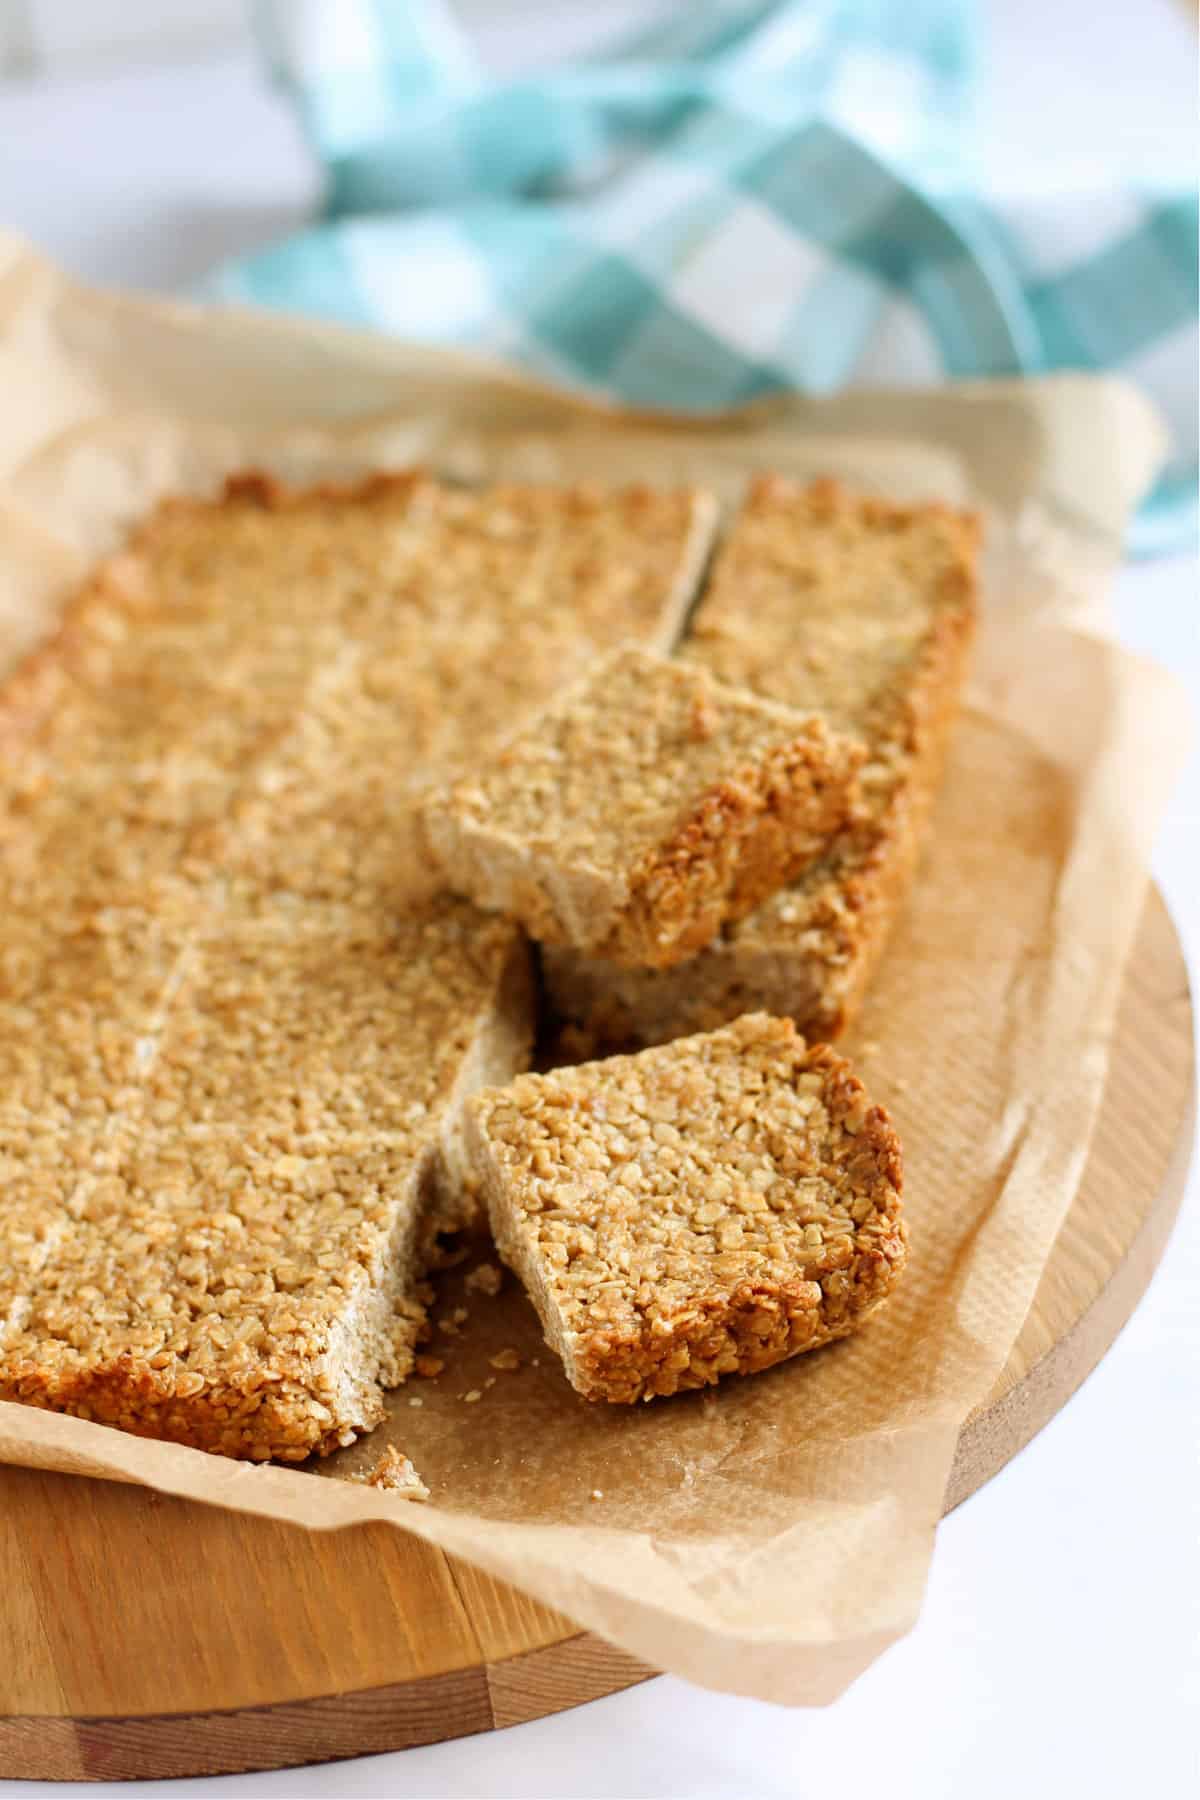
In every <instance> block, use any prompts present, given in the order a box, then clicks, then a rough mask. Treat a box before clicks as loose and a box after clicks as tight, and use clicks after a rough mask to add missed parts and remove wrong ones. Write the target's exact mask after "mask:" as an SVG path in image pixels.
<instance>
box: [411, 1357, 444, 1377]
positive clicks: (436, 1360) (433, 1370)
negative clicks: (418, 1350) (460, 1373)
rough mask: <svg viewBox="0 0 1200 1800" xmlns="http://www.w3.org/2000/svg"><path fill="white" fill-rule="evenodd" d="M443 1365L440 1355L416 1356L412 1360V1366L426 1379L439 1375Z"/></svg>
mask: <svg viewBox="0 0 1200 1800" xmlns="http://www.w3.org/2000/svg"><path fill="white" fill-rule="evenodd" d="M445 1366H446V1365H445V1363H444V1362H443V1361H442V1358H441V1357H440V1356H418V1357H416V1358H414V1360H413V1368H414V1369H415V1370H416V1372H417V1374H418V1375H423V1376H424V1377H425V1379H426V1381H431V1380H432V1379H433V1377H434V1376H435V1375H440V1374H441V1372H442V1370H443V1369H444V1368H445Z"/></svg>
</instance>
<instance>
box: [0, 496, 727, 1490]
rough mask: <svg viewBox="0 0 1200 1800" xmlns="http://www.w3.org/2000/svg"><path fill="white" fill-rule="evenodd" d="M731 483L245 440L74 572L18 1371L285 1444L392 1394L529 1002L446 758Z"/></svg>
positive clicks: (39, 941)
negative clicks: (458, 484) (377, 466)
mask: <svg viewBox="0 0 1200 1800" xmlns="http://www.w3.org/2000/svg"><path fill="white" fill-rule="evenodd" d="M710 511H711V509H710V507H709V506H708V503H707V502H706V501H705V500H704V499H703V498H702V497H698V496H696V495H693V494H691V493H679V494H674V495H672V494H663V495H651V494H649V493H646V492H645V491H643V490H630V491H628V492H624V493H617V494H612V495H606V494H601V493H598V492H592V491H590V490H586V489H576V490H557V491H556V490H537V489H521V488H506V487H500V488H493V489H489V490H485V491H483V492H480V493H475V494H468V493H465V492H459V491H455V490H452V489H448V488H444V487H442V486H440V485H439V484H438V483H436V482H434V481H431V480H429V479H427V478H425V477H423V476H420V475H399V476H394V477H379V478H376V479H372V480H370V481H367V482H365V483H363V484H361V485H359V486H357V487H354V488H348V489H338V488H333V487H328V488H322V489H314V490H307V491H305V492H303V493H299V494H291V493H288V492H287V491H285V490H282V489H280V488H279V487H277V486H275V485H274V484H273V483H271V482H270V481H268V480H266V479H264V478H262V477H258V476H251V477H247V478H242V479H240V480H236V481H234V482H232V483H230V485H229V487H228V489H227V491H226V493H225V495H224V496H223V497H222V499H221V500H220V501H218V502H216V503H205V502H200V501H192V500H177V501H173V502H168V503H167V504H166V505H164V506H163V507H161V508H160V509H159V510H158V512H157V513H156V514H155V515H154V516H153V517H152V518H151V519H150V521H149V522H148V523H147V524H146V525H145V526H144V527H143V528H142V529H141V530H140V531H139V532H138V533H137V534H136V535H135V536H134V538H133V540H132V541H131V543H130V545H129V546H128V548H127V549H126V550H125V551H124V552H122V553H121V554H120V555H118V556H116V557H114V558H112V559H111V560H110V561H109V562H108V563H106V564H105V565H104V566H103V567H102V568H101V569H100V571H99V572H98V573H97V574H96V576H95V577H94V578H93V579H92V580H90V581H89V582H88V583H87V585H86V586H85V588H84V589H83V591H82V592H81V593H80V594H79V595H78V596H77V597H76V599H75V600H74V601H73V602H72V603H71V604H70V605H69V607H68V609H67V611H66V614H65V616H64V620H63V623H62V627H61V629H60V631H59V632H58V634H57V636H56V637H55V638H54V639H53V640H52V641H50V642H49V643H48V644H46V645H45V646H44V647H43V648H42V649H41V650H40V651H38V652H37V653H36V654H35V655H34V656H33V657H31V658H30V659H29V661H28V662H27V663H26V664H25V665H24V666H23V667H22V668H21V669H20V670H19V671H18V672H17V673H16V675H15V676H13V677H12V678H11V679H10V680H9V682H8V683H7V685H6V687H5V689H4V690H3V694H2V695H0V921H2V925H0V1195H2V1199H0V1395H2V1396H3V1397H4V1398H6V1399H15V1400H21V1401H27V1402H30V1403H33V1404H37V1405H43V1406H51V1407H57V1408H60V1409H64V1410H69V1411H72V1412H76V1413H78V1414H80V1415H82V1416H84V1417H87V1418H93V1419H97V1420H101V1421H103V1422H106V1423H112V1424H116V1425H120V1426H122V1427H125V1428H127V1429H129V1430H133V1431H139V1432H145V1433H150V1434H153V1435H159V1436H165V1437H169V1438H172V1439H176V1440H178V1441H180V1442H183V1443H188V1444H192V1445H195V1446H198V1447H200V1448H205V1449H210V1450H217V1451H222V1452H224V1453H227V1454H230V1455H236V1456H246V1457H252V1458H260V1459H261V1458H266V1457H281V1458H284V1459H287V1460H297V1459H300V1458H302V1457H304V1456H306V1455H307V1454H309V1453H310V1452H312V1451H320V1452H324V1451H326V1450H330V1449H332V1448H334V1447H336V1446H337V1445H338V1444H339V1443H345V1442H347V1441H348V1440H349V1439H350V1438H351V1437H353V1436H354V1434H355V1433H356V1432H358V1431H360V1430H362V1429H365V1428H367V1427H369V1426H370V1425H372V1424H374V1423H375V1422H376V1420H377V1419H378V1418H379V1416H380V1411H381V1389H382V1387H383V1386H386V1385H390V1384H391V1383H393V1382H395V1381H397V1380H399V1379H401V1378H402V1377H403V1375H404V1374H405V1372H406V1371H407V1368H408V1366H409V1364H410V1363H411V1360H412V1344H413V1341H414V1338H415V1335H416V1332H417V1329H418V1327H419V1325H420V1322H421V1317H422V1299H421V1280H420V1278H421V1275H422V1272H423V1269H424V1265H425V1263H426V1262H427V1261H428V1259H429V1256H430V1254H431V1246H430V1241H429V1240H430V1238H431V1236H432V1234H433V1232H434V1231H435V1230H437V1229H438V1228H442V1227H450V1226H454V1225H457V1224H459V1223H461V1222H462V1220H463V1218H464V1216H465V1215H466V1213H467V1212H468V1211H469V1210H470V1206H471V1198H470V1193H469V1191H468V1190H467V1189H466V1188H465V1187H464V1184H463V1176H464V1173H465V1156H464V1151H463V1146H462V1143H461V1137H460V1130H459V1114H460V1111H461V1104H462V1101H463V1100H464V1099H465V1097H466V1095H467V1094H468V1093H469V1092H471V1091H472V1090H473V1089H474V1088H475V1087H477V1086H479V1085H480V1084H481V1083H482V1082H488V1081H496V1080H503V1079H506V1078H507V1077H508V1076H509V1075H510V1074H512V1073H513V1072H514V1071H515V1070H516V1069H518V1068H521V1067H523V1066H525V1064H526V1061H527V1058H528V1054H529V1040H530V1031H531V997H530V987H529V974H528V966H527V958H526V953H525V949H524V945H523V943H522V940H521V937H520V934H519V932H518V931H517V930H516V929H515V928H514V927H512V926H511V925H509V924H507V923H505V922H504V921H500V920H496V919H489V918H485V917H484V916H483V915H481V914H480V913H478V912H477V911H476V910H475V909H474V908H473V907H472V906H470V905H469V904H467V903H465V902H462V901H457V900H451V899H447V898H439V897H437V895H436V892H435V890H436V886H437V883H436V879H435V878H434V877H433V876H432V875H431V874H430V872H429V870H428V868H427V860H426V859H425V857H424V856H423V854H422V853H421V851H420V849H419V847H418V840H417V836H416V830H415V808H416V804H417V801H418V798H419V795H420V791H421V788H422V786H423V784H424V783H425V782H426V781H427V780H428V779H430V778H431V776H432V777H441V778H443V779H444V778H445V776H446V774H447V772H448V771H449V769H450V768H452V767H453V766H454V764H455V762H456V760H458V759H464V760H465V759H468V758H469V757H471V756H472V755H475V754H477V753H478V749H479V747H480V746H481V745H486V744H487V743H488V742H489V741H490V739H489V733H494V732H497V731H499V730H500V728H501V726H503V727H504V728H505V729H507V728H509V725H510V722H511V719H512V716H513V713H514V710H516V711H517V712H518V715H519V711H520V708H521V707H522V706H528V707H530V708H531V709H536V708H538V707H540V706H541V705H544V704H545V702H546V701H547V700H548V699H549V698H550V697H551V695H552V694H553V693H554V691H555V690H556V688H557V686H558V684H559V683H560V682H561V681H563V680H569V679H572V678H573V677H575V676H576V675H577V674H578V673H579V672H580V670H581V669H582V668H583V667H585V666H586V665H587V662H588V661H589V659H590V658H591V657H592V656H593V655H594V654H595V653H596V651H597V650H602V649H606V648H608V647H610V646H612V645H615V644H617V643H620V642H623V641H625V640H626V639H629V638H631V637H632V638H634V639H642V640H644V641H647V642H650V643H659V642H667V641H669V640H670V638H671V636H672V635H673V633H674V632H675V630H676V628H677V622H678V617H679V613H680V609H681V608H682V606H683V605H684V604H685V603H686V598H687V595H688V593H689V592H690V586H691V584H692V583H693V582H694V579H695V575H696V570H697V568H698V559H699V557H700V556H701V554H702V549H703V544H704V541H705V534H706V532H707V529H708V526H707V519H708V515H709V513H710Z"/></svg>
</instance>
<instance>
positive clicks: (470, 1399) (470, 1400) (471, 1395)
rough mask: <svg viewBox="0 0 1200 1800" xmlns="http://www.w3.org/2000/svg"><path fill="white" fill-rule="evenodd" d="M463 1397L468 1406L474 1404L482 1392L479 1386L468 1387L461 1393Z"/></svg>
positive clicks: (480, 1397)
mask: <svg viewBox="0 0 1200 1800" xmlns="http://www.w3.org/2000/svg"><path fill="white" fill-rule="evenodd" d="M463 1399H464V1400H465V1401H466V1403H467V1405H468V1406H473V1405H474V1404H475V1402H476V1400H482V1399H483V1394H482V1391H481V1390H480V1389H479V1388H468V1389H467V1391H466V1393H465V1394H464V1395H463Z"/></svg>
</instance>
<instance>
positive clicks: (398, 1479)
mask: <svg viewBox="0 0 1200 1800" xmlns="http://www.w3.org/2000/svg"><path fill="white" fill-rule="evenodd" d="M354 1479H355V1480H356V1481H362V1482H365V1483H366V1485H367V1486H368V1487H373V1488H382V1489H384V1490H385V1491H386V1492H387V1493H389V1494H399V1495H400V1497H401V1499H404V1500H428V1498H429V1489H428V1488H427V1487H426V1486H425V1483H424V1482H423V1481H422V1480H421V1477H420V1476H419V1475H418V1474H417V1471H416V1469H415V1468H414V1467H413V1465H412V1462H411V1461H410V1460H409V1458H408V1457H407V1456H404V1455H402V1454H401V1452H400V1451H399V1450H397V1448H396V1446H395V1445H394V1444H388V1445H387V1446H386V1448H385V1449H384V1450H383V1452H382V1453H381V1455H380V1458H379V1461H378V1462H377V1463H376V1464H375V1466H374V1468H372V1469H369V1470H367V1471H365V1472H364V1473H363V1474H361V1475H356V1476H355V1478H354Z"/></svg>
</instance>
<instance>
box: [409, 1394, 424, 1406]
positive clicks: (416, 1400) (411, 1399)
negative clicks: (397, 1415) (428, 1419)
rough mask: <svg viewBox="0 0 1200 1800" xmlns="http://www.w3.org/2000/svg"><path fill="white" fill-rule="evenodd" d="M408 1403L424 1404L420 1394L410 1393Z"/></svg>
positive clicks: (413, 1404)
mask: <svg viewBox="0 0 1200 1800" xmlns="http://www.w3.org/2000/svg"><path fill="white" fill-rule="evenodd" d="M408 1404H409V1405H410V1406H424V1404H425V1402H424V1401H423V1400H422V1398H421V1396H420V1394H412V1395H411V1396H410V1397H409V1402H408Z"/></svg>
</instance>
